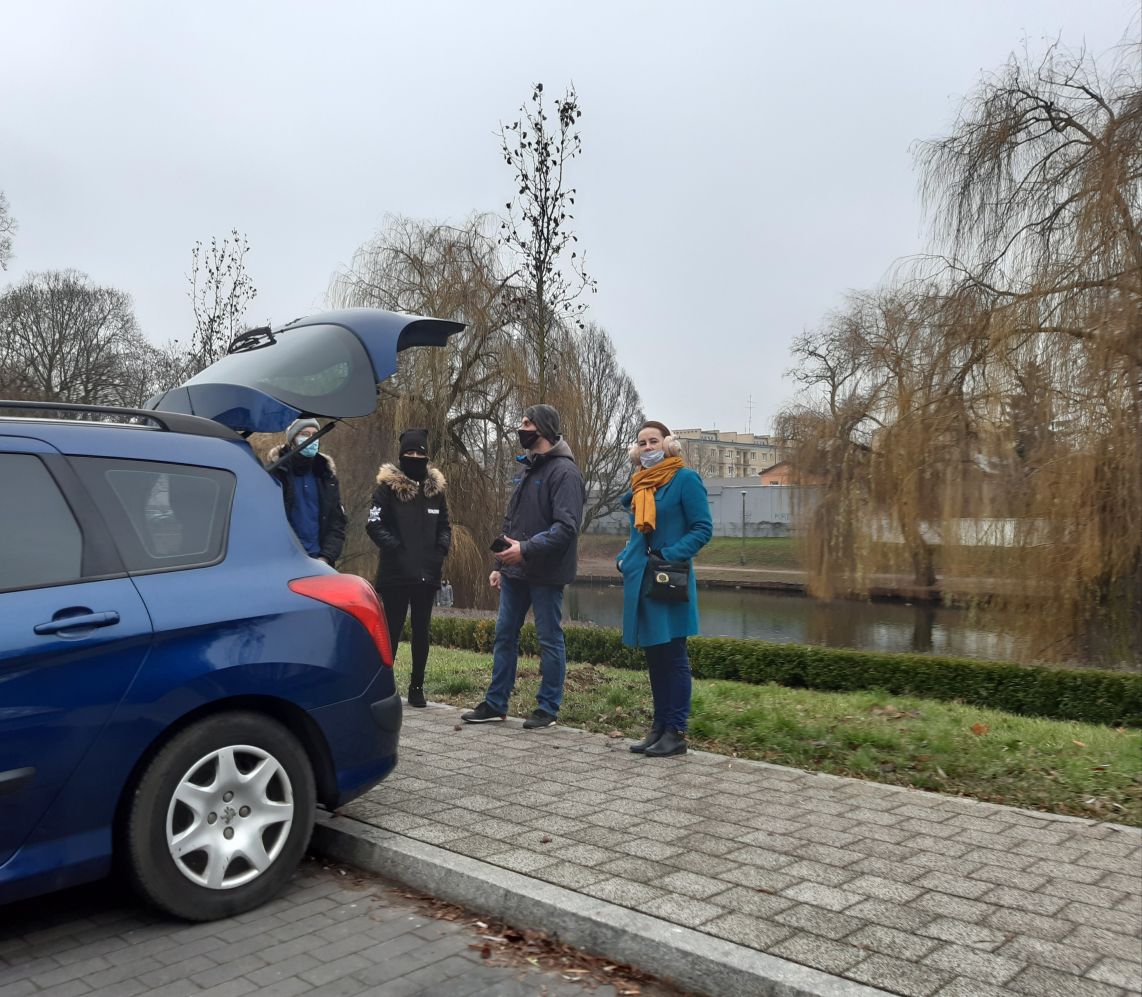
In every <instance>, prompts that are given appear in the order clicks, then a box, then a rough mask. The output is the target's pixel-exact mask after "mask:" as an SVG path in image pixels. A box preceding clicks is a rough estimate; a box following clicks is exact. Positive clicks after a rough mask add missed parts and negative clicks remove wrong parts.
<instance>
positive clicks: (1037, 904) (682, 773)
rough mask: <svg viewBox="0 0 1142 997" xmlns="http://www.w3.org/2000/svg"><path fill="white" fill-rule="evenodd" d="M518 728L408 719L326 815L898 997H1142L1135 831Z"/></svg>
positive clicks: (443, 714)
mask: <svg viewBox="0 0 1142 997" xmlns="http://www.w3.org/2000/svg"><path fill="white" fill-rule="evenodd" d="M629 743H630V742H629V741H626V740H623V739H612V738H608V737H606V736H605V735H601V734H589V733H586V732H583V731H577V730H571V729H568V728H562V727H555V728H551V729H548V730H541V731H525V730H523V729H522V728H521V727H520V726H519V723H518V721H509V722H508V723H507V724H491V725H481V726H470V725H466V724H461V723H460V711H459V710H456V709H453V708H451V707H447V706H440V705H435V704H434V705H432V706H430V707H429V708H428V709H427V710H409V711H406V714H405V727H404V731H403V733H402V744H401V760H400V764H399V766H398V768H397V771H396V772H395V773H394V775H393V776H392V777H391V778H390V779H388V780H387V781H386V782H385V783H383V784H382V785H381V786H379V787H378V788H377V789H375V790H373V791H372V792H371V793H369V794H368V795H366V796H365V797H363V798H362V799H360V800H358V801H356V802H354V803H352V804H350V805H349V806H347V807H345V808H344V809H343V810H342V811H341V812H342V813H345V814H347V815H349V816H352V817H354V818H356V819H358V820H361V821H365V822H367V823H369V824H372V825H374V826H376V827H380V828H384V829H386V830H388V831H391V832H395V833H397V834H400V835H404V836H407V837H408V838H412V839H416V840H418V841H423V842H427V843H429V844H432V845H435V846H437V847H439V848H442V849H445V850H446V851H451V852H454V853H457V854H460V855H466V856H471V857H473V858H477V859H480V860H482V861H484V862H488V863H491V864H493V865H496V866H499V867H502V868H505V869H510V870H512V871H514V872H517V873H522V874H524V875H527V876H530V877H533V878H535V879H538V880H542V881H545V882H548V883H552V884H555V885H557V886H561V887H564V888H568V889H571V890H574V891H577V892H579V893H582V894H585V895H587V896H591V897H596V898H599V899H602V900H606V901H609V902H611V903H614V904H618V905H620V906H623V907H627V908H630V909H633V910H637V911H641V912H643V913H646V914H650V915H652V916H655V917H658V918H661V919H663V920H665V921H669V922H673V923H676V924H679V925H683V926H685V927H688V928H692V929H695V930H698V931H701V932H705V933H708V934H710V935H714V936H716V937H719V938H723V939H727V940H729V941H732V942H735V943H738V944H740V945H744V946H748V947H751V948H754V949H757V950H759V951H762V952H766V953H769V954H770V955H774V956H779V957H781V958H785V959H789V960H792V961H794V962H798V963H801V964H804V965H806V966H811V967H813V968H815V969H819V970H823V971H825V972H827V973H831V974H835V975H837V976H840V977H844V978H847V979H851V980H855V981H858V982H861V983H865V984H869V985H871V986H874V987H879V988H881V989H883V990H887V991H890V992H894V993H899V994H914V995H922V997H930V995H938V997H1001V995H1002V997H1009V995H1015V994H1021V995H1028V994H1030V995H1034V997H1047V995H1050V997H1056V995H1059V997H1063V995H1068V997H1069V995H1074V997H1122V995H1126V994H1142V832H1140V831H1139V830H1138V829H1135V828H1127V827H1122V826H1120V825H1110V824H1099V823H1095V822H1092V821H1087V820H1079V819H1073V818H1065V817H1055V816H1052V815H1049V814H1038V813H1033V812H1029V811H1025V810H1016V809H1012V808H1009V807H1002V806H997V805H993V804H987V803H977V802H974V801H971V800H963V799H957V798H953V797H945V796H939V795H936V794H933V793H925V792H920V791H915V790H907V789H901V788H898V787H892V786H882V785H877V784H875V783H869V782H863V781H860V780H856V779H844V778H839V777H836V776H827V775H817V774H813V773H808V772H802V771H800V770H797V769H789V768H782V767H779V766H774V765H767V764H764V763H761V762H752V761H742V760H740V759H728V758H725V757H723V756H719V755H711V754H706V753H698V752H694V753H691V754H688V755H686V756H683V757H678V758H668V759H645V758H641V757H639V756H636V755H633V754H631V753H630V752H629V751H628V750H627V747H628V745H629Z"/></svg>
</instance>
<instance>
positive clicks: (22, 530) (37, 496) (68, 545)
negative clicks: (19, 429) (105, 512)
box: [0, 454, 83, 591]
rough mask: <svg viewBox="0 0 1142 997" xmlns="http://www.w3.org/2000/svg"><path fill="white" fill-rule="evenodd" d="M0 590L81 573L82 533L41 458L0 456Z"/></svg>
mask: <svg viewBox="0 0 1142 997" xmlns="http://www.w3.org/2000/svg"><path fill="white" fill-rule="evenodd" d="M0 523H4V524H5V525H4V528H3V529H0V591H5V590H12V589H25V588H35V587H37V586H42V585H65V584H67V583H69V582H74V581H78V580H79V579H80V578H81V577H82V576H83V535H82V533H81V532H80V529H79V524H78V523H77V522H76V521H75V516H74V515H73V514H72V511H71V509H70V507H69V506H68V504H67V501H66V500H65V499H64V497H63V494H62V493H61V492H60V490H59V486H58V485H57V484H56V482H55V479H54V478H53V477H52V476H51V474H49V473H48V469H47V468H46V467H45V466H44V463H43V461H41V460H40V458H39V457H35V456H33V455H31V454H0Z"/></svg>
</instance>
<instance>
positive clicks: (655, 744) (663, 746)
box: [615, 420, 713, 758]
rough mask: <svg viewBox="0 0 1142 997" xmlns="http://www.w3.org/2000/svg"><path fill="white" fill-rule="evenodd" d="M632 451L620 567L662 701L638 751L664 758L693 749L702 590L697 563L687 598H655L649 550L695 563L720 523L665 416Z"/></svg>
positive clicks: (637, 638) (635, 630)
mask: <svg viewBox="0 0 1142 997" xmlns="http://www.w3.org/2000/svg"><path fill="white" fill-rule="evenodd" d="M630 456H631V463H633V464H634V466H635V472H634V474H633V475H632V476H631V489H630V491H628V492H627V493H626V494H625V495H623V497H622V499H621V501H622V504H623V506H624V507H625V508H626V509H629V510H630V539H629V541H628V542H627V545H626V547H625V548H623V551H622V553H620V554H619V556H618V557H617V558H616V559H615V566H616V567H617V568H618V569H619V571H621V572H622V575H623V643H624V644H626V645H627V646H628V647H641V648H643V650H644V651H645V653H646V665H647V671H648V672H649V673H650V692H651V698H652V699H653V701H654V721H653V723H652V725H651V729H650V733H649V734H647V736H646V737H645V738H643V740H641V741H639V742H638V743H637V744H632V745H631V749H630V750H631V751H633V752H635V753H641V754H644V755H646V756H647V757H648V758H661V757H665V756H668V755H682V754H685V753H686V724H687V721H688V720H689V718H690V691H691V688H690V687H691V677H690V658H689V656H688V655H687V652H686V638H687V637H689V636H693V635H694V634H696V633H698V588H697V584H696V582H695V579H694V571H693V567H692V566H691V571H690V579H689V584H688V587H687V598H686V601H685V602H659V601H658V600H656V599H654V598H652V597H651V596H650V585H649V581H650V580H649V578H648V577H647V564H648V561H649V557H648V554H649V552H651V551H653V552H655V553H656V554H657V555H658V556H659V557H662V558H665V559H666V560H668V561H692V559H693V557H694V555H695V554H697V553H698V551H699V550H701V549H702V548H703V547H704V546H705V545H706V544H707V543H708V542H709V540H710V537H711V536H712V535H713V521H712V520H711V519H710V503H709V500H708V498H707V496H706V486H705V484H703V482H702V479H701V477H699V475H698V474H697V473H696V472H694V471H692V470H690V468H688V467H685V466H684V464H683V461H682V445H681V444H680V443H679V442H678V441H677V440H676V439H675V438H674V437H673V436H671V435H670V430H669V429H667V428H666V426H664V425H663V424H662V423H661V422H656V421H654V420H650V421H648V422H644V423H643V424H642V426H641V427H640V428H639V432H638V438H637V439H636V441H635V444H634V446H633V447H632V448H631V451H630Z"/></svg>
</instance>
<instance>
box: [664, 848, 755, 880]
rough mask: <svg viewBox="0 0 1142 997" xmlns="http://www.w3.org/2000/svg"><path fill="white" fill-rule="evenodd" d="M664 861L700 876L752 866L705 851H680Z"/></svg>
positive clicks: (714, 874) (720, 874)
mask: <svg viewBox="0 0 1142 997" xmlns="http://www.w3.org/2000/svg"><path fill="white" fill-rule="evenodd" d="M662 861H663V864H665V865H669V866H673V867H674V868H676V869H683V870H685V871H686V872H693V873H696V874H697V875H699V876H722V875H724V874H726V873H729V872H730V871H731V870H742V869H746V868H752V867H746V866H740V865H738V864H737V863H735V862H731V861H730V860H729V859H724V858H719V857H718V856H716V855H706V854H705V853H703V852H679V853H678V854H677V855H671V856H670V857H669V858H666V859H663V860H662Z"/></svg>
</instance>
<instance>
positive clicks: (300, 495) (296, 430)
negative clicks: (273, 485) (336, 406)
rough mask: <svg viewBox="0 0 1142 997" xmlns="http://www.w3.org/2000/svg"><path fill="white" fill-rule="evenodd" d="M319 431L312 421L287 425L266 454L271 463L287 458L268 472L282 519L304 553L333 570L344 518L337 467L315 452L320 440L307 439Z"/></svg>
mask: <svg viewBox="0 0 1142 997" xmlns="http://www.w3.org/2000/svg"><path fill="white" fill-rule="evenodd" d="M320 428H321V427H320V425H319V424H318V422H317V420H316V419H295V420H294V421H293V422H291V423H290V424H289V427H288V428H287V429H286V434H285V437H286V441H285V443H284V444H282V445H281V446H277V447H274V448H273V449H272V450H271V451H270V454H269V459H270V463H271V464H273V463H274V462H275V461H277V460H278V459H279V458H280V457H281V456H282V455H283V454H287V453H288V454H289V455H290V459H289V460H287V461H286V462H285V463H284V464H282V465H281V466H280V467H275V468H274V469H273V471H271V472H270V473H271V474H272V475H273V477H274V478H275V479H276V480H277V482H278V484H280V485H281V486H282V501H284V502H285V509H286V516H287V517H288V518H289V523H290V526H292V527H293V532H294V533H295V534H297V539H298V540H299V541H300V543H301V545H302V547H304V548H305V552H306V553H307V554H308V555H309V556H310V557H315V558H318V559H319V560H321V561H324V562H325V563H326V564H328V565H330V566H331V567H333V566H336V564H337V559H338V558H339V557H340V556H341V549H342V548H343V547H344V546H345V527H346V525H347V524H348V517H347V516H346V515H345V509H344V507H343V506H342V505H341V485H340V484H339V483H338V481H337V466H336V465H335V464H334V463H333V458H332V457H330V456H329V455H328V454H323V453H320V452H319V451H320V447H321V441H320V440H311V437H313V436H314V435H316V433H317V431H318V429H320Z"/></svg>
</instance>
